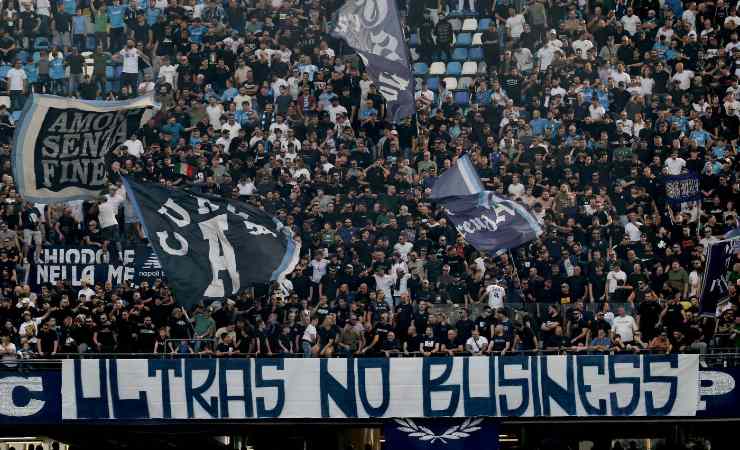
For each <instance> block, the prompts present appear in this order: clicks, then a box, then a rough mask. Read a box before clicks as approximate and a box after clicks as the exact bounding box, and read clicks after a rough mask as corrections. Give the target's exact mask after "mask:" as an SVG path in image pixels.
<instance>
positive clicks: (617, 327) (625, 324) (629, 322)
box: [612, 315, 637, 342]
mask: <svg viewBox="0 0 740 450" xmlns="http://www.w3.org/2000/svg"><path fill="white" fill-rule="evenodd" d="M612 330H614V334H615V335H616V334H618V335H619V336H621V337H622V342H632V341H633V340H635V331H637V323H636V322H635V318H634V317H632V316H629V315H626V316H624V317H622V316H616V317H614V323H613V324H612Z"/></svg>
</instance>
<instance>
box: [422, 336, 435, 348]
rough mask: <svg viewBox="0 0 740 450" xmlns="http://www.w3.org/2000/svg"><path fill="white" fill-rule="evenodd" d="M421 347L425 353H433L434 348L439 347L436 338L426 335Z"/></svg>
mask: <svg viewBox="0 0 740 450" xmlns="http://www.w3.org/2000/svg"><path fill="white" fill-rule="evenodd" d="M421 345H422V347H421V348H422V350H423V351H425V352H431V351H432V350H434V346H435V345H437V340H436V339H434V336H427V335H424V336H422V338H421Z"/></svg>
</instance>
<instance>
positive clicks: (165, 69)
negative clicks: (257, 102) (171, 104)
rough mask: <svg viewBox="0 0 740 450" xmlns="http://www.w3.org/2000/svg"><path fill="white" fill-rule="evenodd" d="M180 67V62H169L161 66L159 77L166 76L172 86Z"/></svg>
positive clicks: (166, 80)
mask: <svg viewBox="0 0 740 450" xmlns="http://www.w3.org/2000/svg"><path fill="white" fill-rule="evenodd" d="M178 67H180V66H179V64H168V65H166V66H161V67H160V68H159V78H164V81H165V82H166V83H169V84H171V85H172V86H174V85H175V77H176V76H177V68H178ZM237 106H239V104H238V103H237Z"/></svg>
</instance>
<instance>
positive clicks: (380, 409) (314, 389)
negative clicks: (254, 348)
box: [62, 355, 699, 420]
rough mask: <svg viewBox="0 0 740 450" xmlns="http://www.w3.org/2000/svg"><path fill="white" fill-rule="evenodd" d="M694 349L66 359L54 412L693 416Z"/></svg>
mask: <svg viewBox="0 0 740 450" xmlns="http://www.w3.org/2000/svg"><path fill="white" fill-rule="evenodd" d="M698 368H699V358H698V355H670V356H664V355H645V356H638V355H619V356H600V355H599V356H596V355H594V356H588V355H584V356H574V355H568V356H541V357H516V356H510V357H503V358H498V357H491V358H487V357H459V358H392V359H384V358H361V359H148V360H147V359H141V360H126V359H121V360H91V359H90V360H88V359H83V360H65V361H64V366H63V372H62V403H63V406H62V417H63V419H65V420H78V419H92V420H101V419H118V420H139V419H165V420H171V419H248V418H285V419H288V418H290V419H296V418H367V417H450V416H454V417H466V416H497V417H538V416H540V417H541V416H546V417H547V416H550V417H565V416H579V417H585V416H694V415H695V414H696V406H697V400H698V398H697V391H698V385H697V379H698Z"/></svg>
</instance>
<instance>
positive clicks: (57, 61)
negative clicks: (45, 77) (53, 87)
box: [49, 58, 64, 80]
mask: <svg viewBox="0 0 740 450" xmlns="http://www.w3.org/2000/svg"><path fill="white" fill-rule="evenodd" d="M49 77H50V78H51V79H52V80H61V79H62V78H64V58H54V59H52V60H51V61H49Z"/></svg>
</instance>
